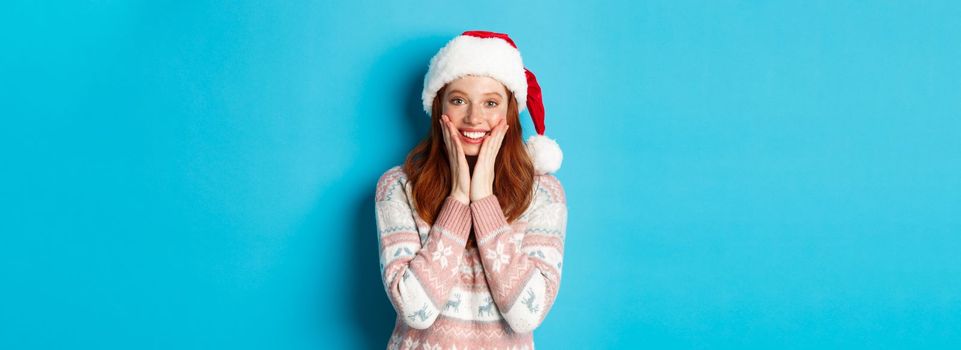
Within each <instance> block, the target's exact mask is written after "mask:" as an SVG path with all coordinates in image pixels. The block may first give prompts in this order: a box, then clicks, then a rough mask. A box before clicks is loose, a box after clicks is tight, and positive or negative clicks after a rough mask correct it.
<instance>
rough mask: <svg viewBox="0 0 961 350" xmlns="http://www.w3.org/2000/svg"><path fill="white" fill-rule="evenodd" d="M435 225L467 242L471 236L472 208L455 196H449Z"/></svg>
mask: <svg viewBox="0 0 961 350" xmlns="http://www.w3.org/2000/svg"><path fill="white" fill-rule="evenodd" d="M434 224H435V225H438V226H440V227H443V228H444V229H446V230H447V231H449V232H450V233H451V234H453V235H454V236H456V237H458V238H461V239H463V240H467V236H468V235H469V234H470V207H469V206H468V205H467V204H464V203H463V202H461V201H459V200H456V199H454V197H453V196H447V199H445V200H444V205H442V206H441V208H440V213H439V214H438V215H437V221H436V222H435V223H434Z"/></svg>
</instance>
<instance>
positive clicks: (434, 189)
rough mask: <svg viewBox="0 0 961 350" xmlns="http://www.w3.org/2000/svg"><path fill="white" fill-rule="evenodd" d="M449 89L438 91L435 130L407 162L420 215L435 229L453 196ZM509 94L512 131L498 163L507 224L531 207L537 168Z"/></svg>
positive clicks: (499, 191)
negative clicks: (446, 126) (443, 120)
mask: <svg viewBox="0 0 961 350" xmlns="http://www.w3.org/2000/svg"><path fill="white" fill-rule="evenodd" d="M446 89H447V85H444V87H442V88H441V89H440V90H438V91H437V95H435V97H434V102H433V106H432V107H431V117H430V119H431V123H430V125H431V127H430V131H429V132H428V134H427V136H426V137H424V139H423V140H421V142H420V143H419V144H417V146H415V147H414V148H413V149H412V150H411V151H410V153H408V154H407V160H406V161H405V162H404V172H405V173H406V174H407V178H408V181H409V182H410V184H411V189H412V195H413V200H414V205H415V207H416V208H415V210H416V211H417V214H418V215H420V217H421V218H422V219H424V221H426V222H427V223H428V224H431V225H433V224H434V220H435V219H436V218H437V215H438V214H439V213H440V206H441V205H442V204H443V203H444V200H445V199H446V198H447V196H449V195H450V190H451V184H452V182H453V179H451V177H452V176H451V170H450V164H449V163H450V162H449V161H448V158H447V146H446V145H445V144H444V134H443V129H441V128H442V127H443V126H442V125H441V124H440V121H439V120H440V116H441V115H442V114H443V112H444V109H443V99H444V92H445V90H446ZM505 90H507V101H508V102H507V123H508V125H510V128H508V129H507V134H505V135H504V140H503V142H502V143H501V149H500V150H499V151H498V152H497V159H495V160H494V184H493V191H494V196H496V197H497V201H498V202H499V203H500V205H501V208H502V209H503V211H504V217H505V218H507V222H513V221H514V220H516V219H517V218H518V217H520V216H521V214H523V213H524V210H526V209H527V207H528V206H529V205H530V203H531V200H532V198H531V197H532V191H531V189H532V188H533V186H534V175H535V173H534V164H533V162H532V161H531V158H530V155H528V153H527V150H526V149H525V147H524V140H523V134H522V132H521V123H520V119H519V118H518V114H519V112H518V111H517V101H516V100H515V99H514V93H513V92H512V91H510V89H505Z"/></svg>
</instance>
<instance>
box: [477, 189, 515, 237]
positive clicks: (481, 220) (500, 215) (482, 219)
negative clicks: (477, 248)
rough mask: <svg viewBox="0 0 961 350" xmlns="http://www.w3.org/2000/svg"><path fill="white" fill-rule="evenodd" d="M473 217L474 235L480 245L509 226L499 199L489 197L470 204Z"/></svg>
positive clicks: (492, 196)
mask: <svg viewBox="0 0 961 350" xmlns="http://www.w3.org/2000/svg"><path fill="white" fill-rule="evenodd" d="M470 209H471V215H472V216H473V218H474V234H475V235H477V241H478V243H480V242H483V241H486V240H487V239H488V238H489V237H490V236H491V235H493V234H494V233H496V231H497V229H499V228H501V227H504V226H508V223H507V219H506V218H504V211H503V210H501V204H500V203H499V202H498V201H497V197H496V196H494V195H493V194H492V195H489V196H487V197H484V198H482V199H479V200H476V201H474V202H472V203H471V204H470Z"/></svg>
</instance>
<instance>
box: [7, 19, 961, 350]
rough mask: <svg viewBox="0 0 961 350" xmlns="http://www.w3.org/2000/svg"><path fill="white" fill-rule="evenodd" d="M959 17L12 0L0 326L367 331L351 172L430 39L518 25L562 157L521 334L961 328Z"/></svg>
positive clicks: (675, 339)
mask: <svg viewBox="0 0 961 350" xmlns="http://www.w3.org/2000/svg"><path fill="white" fill-rule="evenodd" d="M959 18H961V5H959V4H958V2H951V1H944V2H937V1H931V2H927V1H926V2H908V1H903V2H887V1H877V2H861V1H857V2H847V1H798V2H776V3H775V2H762V1H758V2H751V1H716V2H687V1H664V2H648V1H620V2H610V3H608V4H606V5H603V6H599V5H588V4H577V3H575V2H568V3H555V2H541V3H536V2H514V1H484V2H477V3H454V2H443V1H438V2H422V3H416V4H415V3H409V2H396V3H387V2H375V1H351V2H346V1H344V2H340V3H336V4H332V3H327V2H288V1H283V2H273V3H263V2H259V1H222V2H218V1H183V2H166V1H144V2H133V1H129V2H128V1H71V2H63V3H48V2H40V1H7V2H5V3H4V5H3V6H2V10H0V50H2V51H0V53H2V54H0V115H2V125H3V126H2V127H0V150H2V151H0V152H2V163H3V166H2V169H3V170H2V175H0V176H2V181H0V196H2V203H3V204H2V207H3V208H2V213H0V232H2V241H0V286H2V287H0V348H2V349H40V348H86V349H131V348H133V349H227V348H230V349H267V348H271V349H320V348H324V349H329V348H356V349H366V348H370V349H374V348H383V347H384V345H385V344H386V342H387V338H388V336H389V334H390V331H391V327H392V326H393V321H394V311H393V309H392V308H391V305H390V304H389V302H388V300H387V297H386V294H385V292H384V291H383V289H382V287H381V284H380V277H379V276H378V262H377V251H376V250H377V242H376V237H375V235H376V229H375V227H374V208H373V195H374V186H375V183H376V180H377V178H378V177H379V176H380V175H381V174H382V173H383V172H384V171H385V170H386V169H388V168H389V167H391V166H394V165H397V164H400V163H401V162H402V161H403V157H404V156H405V155H406V153H407V151H408V150H409V149H410V148H411V147H412V146H413V145H414V144H415V143H416V142H417V141H418V140H419V139H420V138H421V137H422V136H423V135H424V134H425V132H426V130H427V122H428V119H427V117H426V115H425V114H424V112H423V111H422V110H421V107H420V103H421V102H420V89H421V88H422V79H423V74H424V73H425V72H426V69H427V64H428V60H429V59H430V57H431V56H432V55H433V54H434V53H435V52H436V51H437V50H438V49H439V48H440V47H442V46H443V45H444V43H446V41H447V40H449V39H450V38H452V37H453V36H455V35H457V34H458V33H460V32H461V31H464V30H473V29H478V30H492V31H498V32H506V33H509V34H510V35H511V36H512V38H513V39H514V40H515V41H516V42H517V44H518V46H519V47H520V49H521V52H522V54H523V56H524V59H525V63H526V65H527V66H528V68H530V69H531V70H532V71H533V72H535V73H536V74H537V76H538V78H539V81H540V84H541V86H542V88H543V90H544V100H545V105H546V109H547V134H548V135H549V136H551V137H554V138H556V139H557V140H558V141H559V142H560V144H561V146H562V147H563V149H564V151H565V159H564V166H563V167H562V168H561V170H560V171H559V172H558V174H557V176H558V177H559V178H560V179H561V181H562V183H563V184H564V186H565V189H566V192H567V196H568V200H569V211H570V214H569V222H568V236H567V247H566V256H565V260H566V261H565V264H564V266H565V271H564V272H565V274H564V280H563V283H562V288H561V292H560V294H559V296H558V300H557V304H556V305H555V307H554V309H553V310H552V311H551V313H550V314H549V316H548V318H547V320H546V321H545V322H544V324H543V325H542V326H541V327H540V328H539V329H537V330H536V331H535V341H536V344H537V345H538V347H539V348H543V349H560V348H571V349H604V348H711V349H717V348H732V349H733V348H737V349H743V348H758V349H761V348H767V349H770V348H807V349H813V348H822V347H827V348H871V349H877V348H948V347H951V346H958V345H959V344H961V278H959V276H961V254H959V251H961V219H959V215H958V213H959V212H961V137H959V136H961V118H959V117H961V85H959V82H961V69H959V67H961V64H959V63H958V62H961V45H959V41H958V40H959V38H961V21H958V19H959ZM522 117H523V118H524V120H525V124H524V127H525V129H526V131H525V132H526V133H527V134H530V130H531V123H530V121H529V118H528V115H527V113H526V112H525V113H524V114H523V115H522Z"/></svg>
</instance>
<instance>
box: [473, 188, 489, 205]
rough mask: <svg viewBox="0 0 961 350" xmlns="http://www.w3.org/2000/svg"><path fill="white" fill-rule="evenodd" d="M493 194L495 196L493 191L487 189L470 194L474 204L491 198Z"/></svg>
mask: <svg viewBox="0 0 961 350" xmlns="http://www.w3.org/2000/svg"><path fill="white" fill-rule="evenodd" d="M492 194H494V191H491V190H489V189H487V190H480V191H471V193H470V200H471V202H473V201H478V200H481V199H484V198H487V197H488V196H490V195H492Z"/></svg>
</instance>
